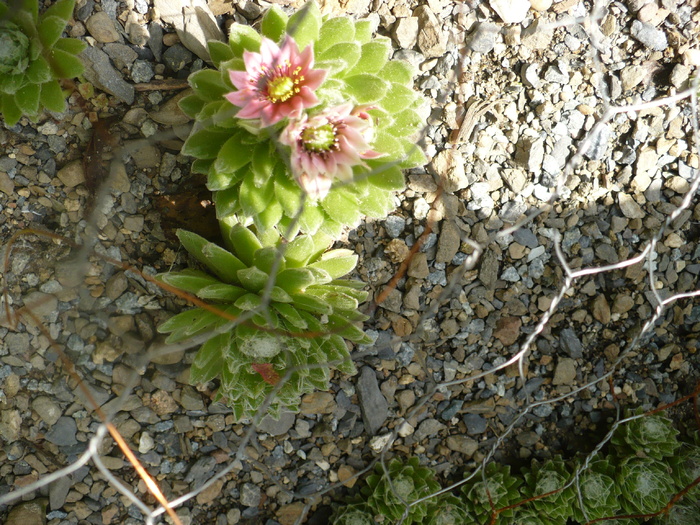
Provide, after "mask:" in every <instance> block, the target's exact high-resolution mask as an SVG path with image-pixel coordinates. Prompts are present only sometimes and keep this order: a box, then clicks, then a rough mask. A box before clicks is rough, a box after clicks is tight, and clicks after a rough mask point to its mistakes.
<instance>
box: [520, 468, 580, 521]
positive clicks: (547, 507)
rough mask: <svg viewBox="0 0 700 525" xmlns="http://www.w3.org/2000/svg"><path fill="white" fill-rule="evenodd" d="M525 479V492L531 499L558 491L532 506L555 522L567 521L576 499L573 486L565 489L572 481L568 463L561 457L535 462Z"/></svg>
mask: <svg viewBox="0 0 700 525" xmlns="http://www.w3.org/2000/svg"><path fill="white" fill-rule="evenodd" d="M523 477H524V478H525V487H524V490H525V491H526V492H527V495H528V496H529V497H532V496H541V495H543V494H547V493H549V492H553V491H555V490H556V491H558V492H555V493H554V494H550V495H549V496H546V497H544V498H540V499H536V500H534V501H533V502H532V506H533V507H534V508H535V510H537V511H539V512H541V513H543V514H545V515H546V516H549V518H550V519H553V520H554V521H560V520H563V521H566V519H567V517H568V516H569V514H570V512H571V507H572V505H573V503H574V498H575V497H576V489H575V487H574V486H573V484H572V485H570V486H569V487H567V488H563V487H564V486H565V485H566V484H567V483H568V482H569V480H570V479H571V472H570V471H569V469H568V468H567V466H566V463H564V461H563V460H562V459H561V458H560V457H555V458H552V459H550V460H549V461H546V462H544V463H539V462H537V461H533V462H532V464H531V466H530V468H529V469H527V470H526V471H525V472H524V473H523ZM562 489H563V490H562Z"/></svg>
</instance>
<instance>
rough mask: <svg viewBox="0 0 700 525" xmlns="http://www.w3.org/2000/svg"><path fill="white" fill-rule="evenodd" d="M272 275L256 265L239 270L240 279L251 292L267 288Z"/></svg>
mask: <svg viewBox="0 0 700 525" xmlns="http://www.w3.org/2000/svg"><path fill="white" fill-rule="evenodd" d="M269 279H270V276H269V275H268V274H267V273H265V272H264V271H262V270H261V269H259V268H256V267H255V266H252V267H251V268H244V269H243V270H238V280H239V281H240V282H241V284H242V285H243V287H244V288H245V289H246V290H248V291H251V292H259V291H261V290H262V289H264V288H265V285H266V284H267V281H268V280H269Z"/></svg>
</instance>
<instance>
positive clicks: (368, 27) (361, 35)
mask: <svg viewBox="0 0 700 525" xmlns="http://www.w3.org/2000/svg"><path fill="white" fill-rule="evenodd" d="M375 29H376V26H375V25H374V23H373V22H372V21H371V20H358V21H357V22H355V41H356V42H359V43H360V44H365V43H367V42H369V41H370V39H371V38H372V33H374V31H375Z"/></svg>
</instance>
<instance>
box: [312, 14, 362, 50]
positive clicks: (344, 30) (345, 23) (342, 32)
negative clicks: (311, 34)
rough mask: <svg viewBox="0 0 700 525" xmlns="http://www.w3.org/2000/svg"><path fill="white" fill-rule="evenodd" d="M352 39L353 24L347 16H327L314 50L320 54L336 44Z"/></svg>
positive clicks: (353, 32) (353, 35) (353, 37)
mask: <svg viewBox="0 0 700 525" xmlns="http://www.w3.org/2000/svg"><path fill="white" fill-rule="evenodd" d="M354 39H355V24H353V23H352V21H351V20H350V19H349V18H348V17H345V16H343V17H337V18H329V19H328V20H326V21H325V22H323V25H322V26H321V30H320V33H319V37H318V41H317V42H316V46H315V51H316V53H318V54H319V55H320V54H322V53H323V52H324V51H325V50H327V49H329V48H330V47H332V46H334V45H336V44H340V43H341V42H352V41H353V40H354Z"/></svg>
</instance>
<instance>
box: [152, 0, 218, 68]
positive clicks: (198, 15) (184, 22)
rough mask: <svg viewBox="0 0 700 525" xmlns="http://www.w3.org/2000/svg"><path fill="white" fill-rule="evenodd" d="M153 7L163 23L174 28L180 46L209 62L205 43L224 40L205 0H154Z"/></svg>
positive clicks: (209, 58)
mask: <svg viewBox="0 0 700 525" xmlns="http://www.w3.org/2000/svg"><path fill="white" fill-rule="evenodd" d="M153 6H154V7H155V9H156V10H157V11H158V14H159V15H160V19H161V20H162V21H163V23H165V24H170V25H172V26H173V27H174V28H175V31H176V32H177V36H178V37H179V38H180V41H181V42H182V45H184V46H185V47H186V48H187V49H189V50H190V51H192V52H193V53H194V54H195V55H197V56H198V57H199V58H201V59H202V60H206V61H207V62H211V57H210V56H209V51H208V50H207V42H208V41H209V40H220V41H222V42H223V41H225V40H226V38H225V36H224V33H223V31H222V30H221V28H220V27H219V25H218V24H217V22H216V18H214V14H213V13H212V12H211V9H209V6H208V5H207V3H206V1H205V0H154V1H153Z"/></svg>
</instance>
